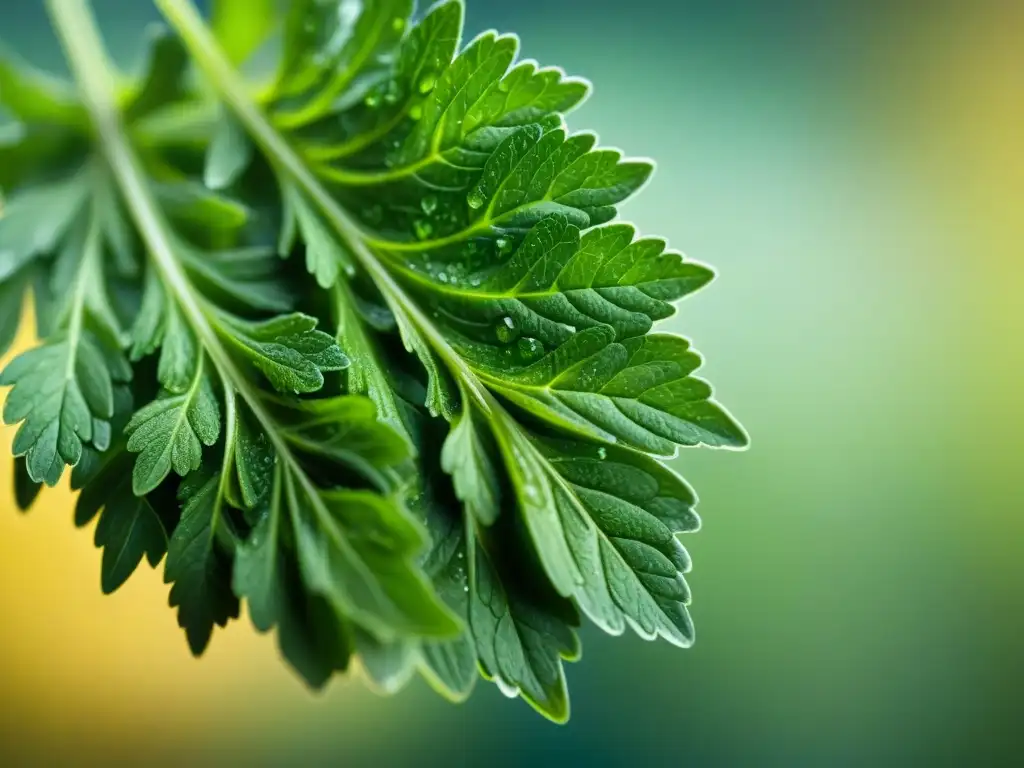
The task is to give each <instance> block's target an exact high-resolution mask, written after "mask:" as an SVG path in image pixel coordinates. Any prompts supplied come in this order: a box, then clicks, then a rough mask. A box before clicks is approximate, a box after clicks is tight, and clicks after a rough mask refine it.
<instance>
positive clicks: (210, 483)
mask: <svg viewBox="0 0 1024 768" xmlns="http://www.w3.org/2000/svg"><path fill="white" fill-rule="evenodd" d="M179 496H180V498H181V501H182V502H183V506H182V510H181V520H180V522H179V523H178V525H177V527H176V528H175V529H174V533H173V534H171V538H170V542H169V543H168V546H167V565H166V567H165V570H164V580H165V581H166V582H167V583H169V584H170V583H173V585H174V586H172V587H171V596H170V604H171V607H172V608H175V607H176V608H178V625H179V626H180V627H181V628H182V629H184V630H185V635H186V637H187V638H188V644H189V647H190V648H191V649H192V653H193V654H194V655H196V656H199V655H200V654H202V652H203V651H204V650H205V649H206V646H207V645H208V644H209V642H210V636H211V635H212V634H213V628H214V627H215V626H220V627H223V626H226V625H227V623H228V621H230V620H231V619H236V618H238V599H237V598H236V597H235V595H234V593H233V592H232V590H231V566H230V563H229V562H228V561H227V558H226V557H225V556H224V554H223V553H222V552H221V551H220V549H219V548H218V545H217V530H218V528H219V527H220V526H221V525H223V523H222V522H221V512H222V510H221V507H222V504H223V498H222V496H221V487H220V484H219V481H218V478H216V477H211V478H209V479H207V480H204V479H203V478H198V479H196V480H194V481H193V482H192V483H191V484H185V485H183V486H182V489H181V492H180V493H179Z"/></svg>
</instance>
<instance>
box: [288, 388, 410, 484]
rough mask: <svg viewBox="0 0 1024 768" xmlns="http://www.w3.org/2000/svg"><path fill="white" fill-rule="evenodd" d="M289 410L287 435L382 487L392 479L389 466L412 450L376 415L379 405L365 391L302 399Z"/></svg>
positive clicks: (301, 447)
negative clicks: (358, 393)
mask: <svg viewBox="0 0 1024 768" xmlns="http://www.w3.org/2000/svg"><path fill="white" fill-rule="evenodd" d="M288 411H289V412H288V414H287V417H288V418H287V427H286V428H284V429H283V436H284V438H285V439H286V440H287V441H288V442H290V443H291V444H292V445H293V446H294V447H295V448H296V449H297V450H299V451H302V452H303V453H307V454H310V455H316V456H321V457H323V458H325V459H329V460H331V461H332V462H333V463H335V464H341V465H344V466H348V467H351V468H353V469H356V470H357V471H359V472H360V473H361V474H362V475H363V476H364V477H367V478H370V479H374V480H375V481H376V483H377V486H378V488H380V489H381V490H385V491H386V490H388V489H389V487H390V485H391V483H390V482H389V480H388V479H387V477H386V474H385V471H386V470H388V469H389V468H393V467H396V466H397V465H399V464H401V463H402V462H404V461H405V460H406V459H407V458H408V456H409V444H408V443H407V442H406V441H405V440H403V439H402V436H401V434H400V433H398V432H396V431H395V430H394V429H392V428H391V427H389V426H387V425H386V424H383V423H381V422H380V421H378V420H377V408H376V406H375V405H374V404H373V401H371V400H369V399H367V398H365V397H359V396H356V395H342V396H339V397H332V398H321V399H316V400H300V401H298V402H296V403H292V404H290V406H289V408H288Z"/></svg>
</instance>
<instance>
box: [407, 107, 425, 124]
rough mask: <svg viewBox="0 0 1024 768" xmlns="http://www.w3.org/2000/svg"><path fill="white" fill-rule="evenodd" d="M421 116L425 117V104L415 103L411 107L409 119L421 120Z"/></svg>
mask: <svg viewBox="0 0 1024 768" xmlns="http://www.w3.org/2000/svg"><path fill="white" fill-rule="evenodd" d="M421 117H423V105H422V104H413V105H412V106H411V107H410V108H409V119H410V120H412V121H414V122H415V121H416V120H419V119H420V118H421Z"/></svg>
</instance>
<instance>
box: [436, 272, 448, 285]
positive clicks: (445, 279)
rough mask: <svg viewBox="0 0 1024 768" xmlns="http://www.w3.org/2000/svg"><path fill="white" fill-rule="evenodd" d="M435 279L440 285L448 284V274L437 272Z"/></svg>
mask: <svg viewBox="0 0 1024 768" xmlns="http://www.w3.org/2000/svg"><path fill="white" fill-rule="evenodd" d="M437 279H438V280H440V281H441V282H442V283H447V282H448V273H446V272H439V273H438V274H437Z"/></svg>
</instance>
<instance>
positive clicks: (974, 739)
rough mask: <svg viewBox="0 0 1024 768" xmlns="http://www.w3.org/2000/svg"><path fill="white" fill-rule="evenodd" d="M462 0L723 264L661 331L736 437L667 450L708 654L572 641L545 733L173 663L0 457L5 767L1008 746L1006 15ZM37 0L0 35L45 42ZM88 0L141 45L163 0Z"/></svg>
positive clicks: (1016, 671)
mask: <svg viewBox="0 0 1024 768" xmlns="http://www.w3.org/2000/svg"><path fill="white" fill-rule="evenodd" d="M468 4H469V6H470V10H469V13H468V28H469V30H470V31H471V32H475V31H479V30H482V29H485V28H489V27H492V26H493V27H497V28H499V29H502V30H512V31H516V32H518V33H519V34H520V35H521V37H522V38H523V49H524V53H525V55H527V56H530V57H533V58H537V59H538V60H540V61H541V62H542V63H546V64H559V65H561V66H563V67H564V68H565V69H566V70H568V71H569V72H570V73H573V74H579V75H583V76H586V77H588V78H590V79H591V80H592V81H593V82H594V83H595V86H596V92H595V95H594V96H593V97H592V98H591V100H590V101H589V102H588V103H587V104H586V105H585V106H584V107H583V108H582V109H581V110H580V111H579V112H577V113H576V114H574V115H573V116H572V117H571V119H570V125H571V126H572V127H575V128H592V129H595V130H597V131H598V132H599V133H600V135H601V138H602V141H603V142H604V143H605V144H608V145H613V146H617V147H621V148H623V149H624V150H625V151H626V152H627V153H630V154H640V155H647V156H650V157H653V158H656V159H657V161H658V165H659V169H658V173H657V174H656V177H655V179H654V181H653V182H652V183H651V184H650V186H649V188H648V189H647V190H646V191H645V192H644V193H643V194H642V195H641V197H640V198H639V199H638V200H637V201H635V202H633V203H631V204H630V205H629V206H628V208H627V210H626V213H625V215H626V216H627V217H629V218H630V219H632V220H634V221H635V222H636V223H637V224H638V225H639V227H640V228H641V230H642V231H643V232H645V233H648V234H659V235H664V236H666V237H668V238H669V239H670V241H671V242H672V244H673V245H674V246H675V247H676V248H679V249H682V250H683V251H684V252H686V253H687V254H688V255H689V256H691V257H693V258H695V259H698V260H700V261H703V262H706V263H709V264H711V265H713V266H715V267H716V268H717V270H718V272H719V279H718V280H717V281H716V282H715V283H714V284H712V286H711V287H710V288H709V289H707V290H706V291H704V292H702V293H701V294H698V295H697V296H696V297H694V298H692V299H690V300H689V301H687V302H686V303H685V304H684V306H683V307H682V309H681V312H680V313H679V315H678V316H677V317H676V318H674V319H673V320H671V321H670V322H669V323H668V324H667V327H669V328H671V329H673V330H678V331H680V332H682V333H684V334H685V335H687V336H688V337H690V338H691V339H693V340H694V342H695V344H696V346H697V348H698V349H700V350H701V351H702V352H703V353H704V354H705V356H706V358H707V360H708V363H707V365H706V367H705V369H704V373H705V374H706V376H707V377H708V378H710V379H711V381H713V382H714V383H715V384H716V385H717V391H718V395H719V397H720V398H721V399H722V401H723V402H725V403H726V404H727V405H728V406H729V407H730V408H731V409H732V410H733V412H734V413H735V414H736V415H737V416H738V417H739V418H740V419H741V420H742V421H743V422H744V424H745V425H746V427H747V428H748V430H749V431H750V433H751V435H752V437H753V447H752V448H751V450H750V451H749V452H748V453H745V454H728V453H715V452H711V451H686V452H684V453H683V455H682V456H681V457H680V458H679V459H678V461H677V466H678V468H679V469H680V470H681V471H682V472H683V473H684V474H685V475H686V477H687V478H688V479H689V480H690V481H691V482H692V483H693V484H694V485H695V486H696V488H697V490H698V492H699V493H700V495H701V507H700V510H701V513H702V517H703V519H704V528H703V530H702V531H701V532H700V533H699V534H697V535H695V536H691V537H689V538H688V539H687V541H686V544H687V546H688V547H689V549H690V551H691V553H692V555H693V557H694V560H695V570H694V573H693V574H692V578H691V585H692V587H693V590H694V593H695V603H694V605H693V614H694V618H695V621H696V624H697V634H698V641H697V644H696V646H695V647H694V648H693V649H692V650H690V651H679V650H677V649H673V648H671V647H669V646H667V645H655V644H648V643H644V642H642V641H639V640H637V639H636V638H630V637H625V638H609V637H604V636H602V635H601V634H600V633H598V632H595V631H587V632H585V634H584V649H585V650H584V658H583V660H582V662H580V663H579V664H575V665H571V666H570V667H569V669H568V675H569V680H570V688H571V692H572V697H573V718H572V721H571V723H570V724H569V725H568V726H567V727H561V728H560V727H557V726H553V725H550V724H548V723H547V722H546V721H544V720H542V719H541V718H540V717H538V716H536V715H535V714H534V713H533V712H532V711H531V710H529V709H528V708H527V707H526V706H525V705H523V704H522V703H521V702H510V701H507V700H505V699H504V698H503V697H502V696H501V694H500V693H499V692H498V691H497V690H496V689H494V688H493V687H492V686H489V685H480V686H479V687H478V688H477V690H476V692H475V693H474V695H473V697H472V699H471V701H470V702H469V703H468V704H467V705H464V706H461V707H455V706H452V705H449V704H447V703H445V702H444V701H442V700H440V699H439V698H437V697H436V696H434V695H433V694H432V693H431V692H430V691H429V690H428V689H427V687H426V686H425V685H424V684H422V683H419V682H417V683H415V684H414V685H412V686H411V687H410V688H409V689H408V690H406V691H405V692H404V693H402V694H400V695H399V696H397V697H395V698H392V699H380V698H377V697H376V696H374V695H373V694H371V693H369V692H367V691H366V690H365V689H364V687H363V685H362V683H361V682H360V681H359V680H358V679H356V680H352V679H348V680H344V681H339V682H337V683H335V684H334V685H333V686H332V687H331V688H330V689H329V690H328V691H327V692H326V694H323V695H320V696H314V695H311V694H309V693H308V692H307V691H306V690H305V689H304V688H303V687H302V685H301V684H300V683H299V682H298V681H297V680H296V679H294V678H293V677H292V676H291V675H290V674H289V673H288V672H287V671H286V670H285V669H284V667H283V666H281V664H280V663H279V661H278V659H277V654H276V649H275V646H274V641H273V639H272V638H269V637H265V636H257V635H256V634H255V633H254V632H253V630H252V629H251V627H250V625H249V624H248V623H247V622H239V623H237V624H235V625H234V626H232V627H231V628H230V629H229V630H228V631H226V632H223V633H219V634H218V635H217V636H216V637H215V640H214V643H213V645H212V648H211V650H210V651H209V652H208V654H207V655H206V656H205V657H204V658H203V659H202V660H200V661H195V660H193V659H191V657H190V656H189V654H188V651H187V648H186V645H185V642H184V639H183V637H181V636H180V634H179V630H178V629H177V626H176V624H175V619H174V615H173V613H172V612H171V611H170V610H169V609H168V608H167V607H166V592H167V589H166V587H165V586H163V585H162V584H161V582H160V575H159V574H157V573H155V572H151V571H149V570H148V569H144V570H145V572H144V573H142V572H140V574H138V575H137V576H136V577H135V578H134V579H133V580H132V581H131V582H129V584H128V585H127V587H125V588H124V589H123V590H122V591H121V592H119V593H118V594H117V595H115V596H113V597H103V596H101V595H100V591H99V555H98V553H97V551H96V550H94V549H93V547H92V543H91V537H90V533H89V532H84V531H76V530H75V529H73V527H72V525H71V501H70V497H69V495H68V494H67V492H65V491H59V492H51V493H50V494H49V495H48V496H46V497H44V502H43V503H42V504H41V505H40V506H39V507H38V508H37V509H35V510H34V511H33V513H32V514H31V515H29V516H20V515H18V514H17V513H16V512H14V506H13V500H12V499H11V497H10V493H9V491H8V490H7V489H8V488H9V486H10V475H9V471H8V463H7V462H2V467H3V469H2V470H0V488H2V489H4V490H2V491H0V493H2V494H3V495H2V496H0V499H2V507H3V513H2V514H0V617H2V618H0V763H2V764H5V765H7V764H22V763H45V764H52V763H54V762H66V763H74V764H83V763H86V764H88V763H92V762H97V761H100V760H106V761H113V762H115V763H117V762H134V763H138V764H147V765H153V764H161V763H185V762H188V763H190V764H249V765H291V764H347V765H387V766H391V765H395V766H404V765H410V766H413V765H415V766H420V765H423V766H432V765H439V766H440V765H467V766H474V765H479V764H487V765H489V766H492V767H494V768H497V767H498V766H518V765H530V766H534V767H539V766H543V765H575V764H580V765H588V766H634V765H643V766H662V765H665V766H669V765H672V766H732V765H756V766H765V765H783V766H804V765H814V766H817V765H829V766H861V765H895V766H906V765H915V766H916V765H927V766H933V765H954V764H956V765H962V764H969V765H1013V764H1017V765H1019V764H1021V763H1020V761H1021V760H1022V759H1024V758H1021V754H1022V752H1021V749H1022V748H1024V728H1022V724H1021V722H1020V720H1021V715H1022V709H1024V708H1022V705H1021V697H1022V693H1021V691H1022V687H1024V656H1022V651H1021V648H1020V641H1021V639H1022V638H1024V631H1022V630H1024V578H1022V574H1021V565H1022V563H1024V490H1022V488H1024V483H1022V480H1021V478H1022V474H1024V450H1022V448H1024V446H1022V441H1021V437H1020V436H1021V434H1022V432H1024V405H1022V403H1021V396H1022V394H1024V341H1022V338H1024V298H1022V297H1024V258H1022V256H1024V253H1022V250H1024V45H1022V41H1024V5H1022V4H1021V3H1016V2H995V1H992V2H989V1H982V2H970V3H968V2H944V1H943V0H934V1H932V2H911V1H910V0H907V1H905V2H902V1H898V0H890V2H865V1H864V0H861V1H858V0H844V1H839V0H836V1H834V2H829V1H827V0H805V1H801V0H777V1H775V2H767V1H765V0H701V1H700V2H698V1H697V0H632V1H631V2H629V3H622V2H621V1H615V2H613V0H515V2H505V1H502V2H499V1H498V0H469V3H468ZM41 6H42V4H41V3H40V2H38V0H24V1H23V2H14V0H5V2H4V3H3V11H2V13H0V36H2V37H3V38H4V39H5V41H6V42H8V43H11V44H13V45H14V46H15V47H17V48H19V49H20V50H21V51H22V52H23V53H24V54H26V55H27V56H29V57H30V58H32V59H33V60H34V61H36V62H38V63H42V64H55V63H57V62H58V61H59V57H58V55H57V52H56V45H55V43H54V41H53V38H52V36H51V33H50V32H49V30H48V28H47V26H46V22H45V18H44V13H43V10H42V7H41ZM95 6H96V7H97V10H98V12H99V13H100V14H101V18H102V19H103V21H104V24H105V29H106V31H107V33H108V37H109V39H110V43H111V46H112V47H113V48H114V49H115V51H116V52H117V53H118V55H119V56H120V57H121V59H122V60H124V61H130V60H132V59H134V58H135V57H136V56H137V55H138V53H139V48H140V45H141V40H142V38H141V35H140V30H141V28H142V25H143V24H144V23H145V22H147V21H149V20H151V19H152V18H153V16H154V14H153V13H152V11H151V9H150V4H149V3H147V2H143V0H121V1H120V2H118V1H117V0H96V2H95ZM24 341H25V342H27V341H28V336H27V334H26V336H25V339H24ZM0 434H2V440H3V442H4V443H5V444H7V443H9V441H10V439H11V437H12V436H13V431H12V430H10V429H7V430H5V431H3V432H2V433H0ZM4 450H5V451H6V448H5V449H4Z"/></svg>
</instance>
